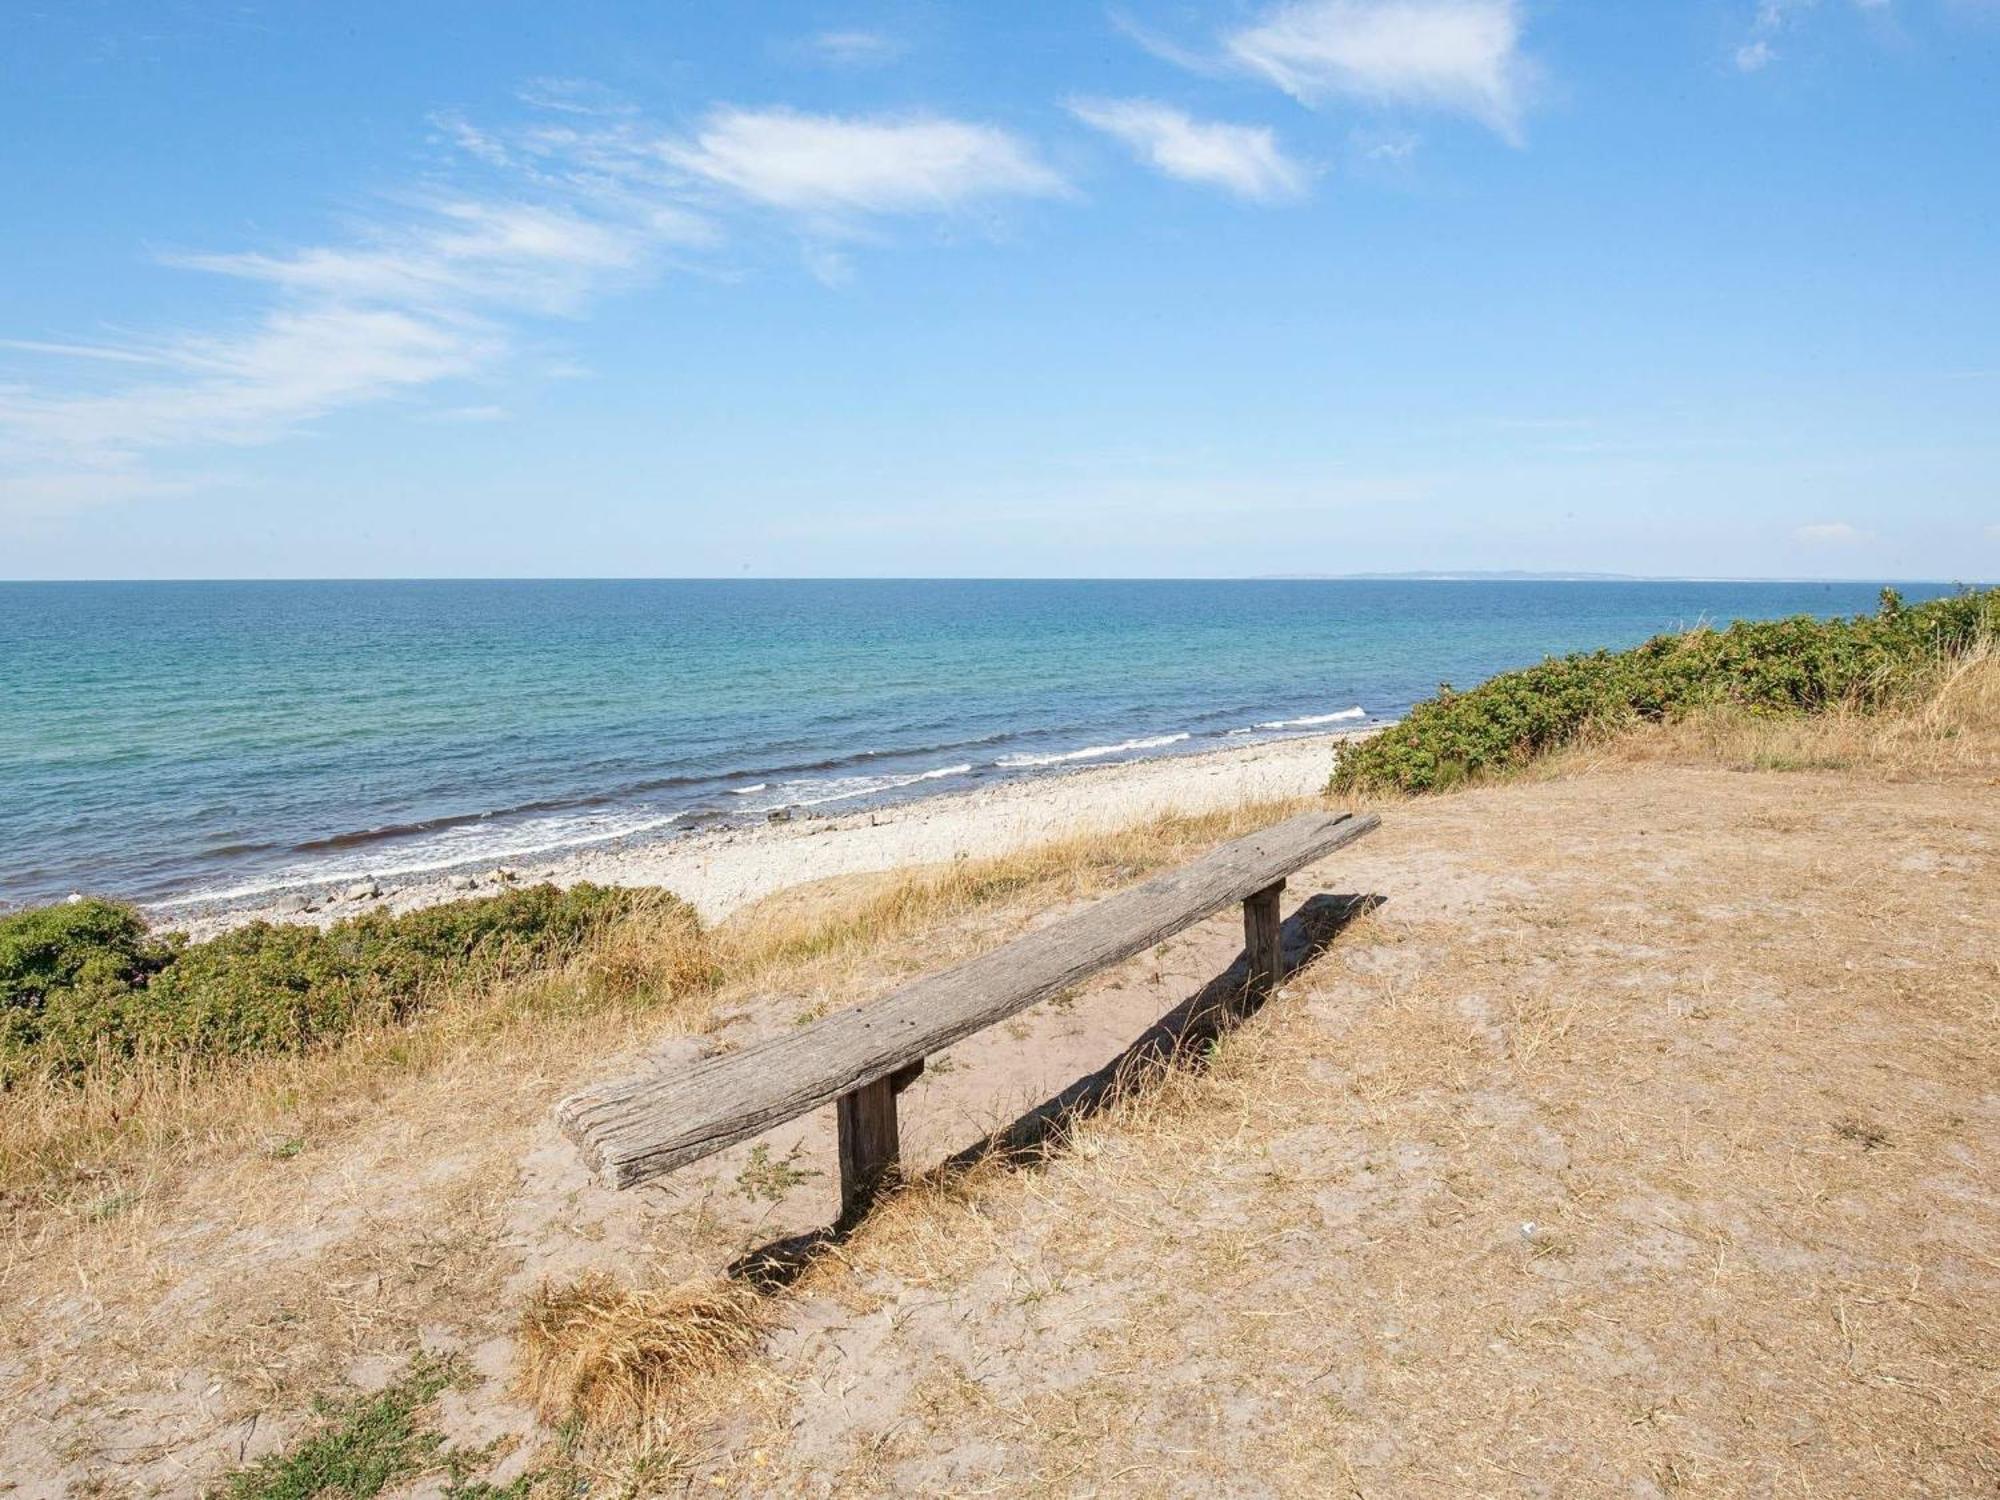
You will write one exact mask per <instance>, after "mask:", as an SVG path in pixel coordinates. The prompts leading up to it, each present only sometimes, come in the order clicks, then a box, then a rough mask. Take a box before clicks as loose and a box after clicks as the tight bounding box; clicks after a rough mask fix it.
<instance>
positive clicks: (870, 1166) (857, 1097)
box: [834, 1078, 903, 1220]
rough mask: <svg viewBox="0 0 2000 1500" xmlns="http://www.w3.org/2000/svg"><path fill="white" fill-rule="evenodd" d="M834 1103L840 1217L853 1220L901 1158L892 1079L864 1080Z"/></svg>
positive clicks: (894, 1172)
mask: <svg viewBox="0 0 2000 1500" xmlns="http://www.w3.org/2000/svg"><path fill="white" fill-rule="evenodd" d="M834 1103H835V1107H836V1108H837V1110H838V1111H839V1115H838V1121H839V1127H840V1216H841V1218H842V1219H845V1220H853V1219H858V1218H859V1217H861V1215H862V1214H863V1213H865V1212H867V1209H868V1205H869V1203H870V1202H872V1201H873V1200H874V1197H875V1195H876V1193H878V1192H879V1191H881V1189H882V1188H884V1187H886V1186H888V1185H889V1183H890V1181H891V1179H893V1178H894V1176H895V1175H896V1168H897V1166H898V1165H899V1164H900V1161H901V1158H902V1154H903V1146H902V1142H901V1140H900V1139H899V1132H898V1130H897V1127H896V1083H895V1079H894V1078H878V1079H876V1080H875V1081H874V1082H873V1083H864V1084H862V1085H861V1087H860V1088H858V1089H855V1090H854V1091H853V1092H852V1093H847V1094H842V1095H841V1096H840V1098H839V1099H837V1100H835V1101H834Z"/></svg>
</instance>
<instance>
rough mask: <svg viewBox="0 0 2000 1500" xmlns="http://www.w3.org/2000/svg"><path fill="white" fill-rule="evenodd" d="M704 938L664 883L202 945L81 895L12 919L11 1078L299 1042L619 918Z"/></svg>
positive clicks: (0, 984)
mask: <svg viewBox="0 0 2000 1500" xmlns="http://www.w3.org/2000/svg"><path fill="white" fill-rule="evenodd" d="M642 920H643V921H644V922H645V924H646V925H648V926H670V927H673V928H676V929H679V930H681V931H682V932H683V933H685V934H689V935H692V934H694V933H696V932H697V931H698V928H699V924H698V922H697V921H696V919H695V916H694V912H693V910H692V908H690V907H688V906H687V905H686V903H684V902H682V901H680V900H679V899H678V898H677V897H674V896H670V895H668V894H666V893H665V892H661V891H644V890H628V889H621V888H616V887H606V886H594V885H576V886H571V887H569V888H568V889H567V890H561V889H558V888H557V887H555V886H552V885H538V886H529V887H525V888H523V889H520V890H513V891H507V892H505V893H503V894H501V895H497V896H489V897H483V898H479V899H474V900H467V901H453V902H449V903H446V904H444V905H440V906H430V907H424V908H422V909H420V910H417V911H410V912H404V913H402V914H400V915H391V914H390V913H387V912H371V913H368V914H366V915H363V916H358V917H351V918H348V919H347V920H345V921H341V922H336V923H334V924H333V925H332V926H331V927H328V928H326V929H325V930H324V931H322V930H320V929H318V928H314V927H307V926H298V925H292V924H279V925H273V924H272V923H269V922H252V923H250V924H248V925H246V926H243V927H239V928H236V929H234V930H232V931H230V932H226V933H224V934H223V935H222V936H220V937H217V938H213V939H211V940H209V941H207V942H202V943H188V942H185V941H183V940H182V939H181V938H180V937H179V936H178V935H177V934H169V935H167V936H166V937H164V938H162V937H155V936H153V935H152V934H151V933H149V932H148V931H147V928H146V924H145V922H144V920H143V919H142V918H141V917H140V916H139V915H138V913H137V912H135V911H133V910H132V909H131V908H130V907H127V906H121V905H118V904H116V903H114V902H109V901H95V900H89V901H80V902H75V903H73V904H68V905H63V906H52V907H40V908H35V909H32V910H28V911H23V912H17V913H14V914H13V915H10V916H7V917H0V1085H4V1084H9V1083H12V1082H13V1081H15V1080H17V1079H19V1078H21V1077H24V1076H26V1075H28V1074H31V1073H45V1074H51V1075H56V1076H70V1077H74V1076H79V1075H81V1074H82V1073H83V1072H84V1071H85V1070H86V1069H87V1068H89V1067H91V1066H92V1065H93V1064H102V1063H107V1062H109V1063H114V1064H115V1063H116V1062H117V1061H119V1060H122V1059H130V1058H135V1057H141V1056H145V1057H160V1056H174V1055H187V1056H203V1057H221V1056H236V1055H242V1054H247V1053H258V1052H284V1051H299V1050H303V1049H305V1048H307V1047H311V1046H313V1045H315V1044H316V1043H321V1042H325V1041H330V1040H333V1039H335V1038H338V1037H339V1036H341V1035H342V1034H344V1033H346V1032H348V1031H351V1030H354V1029H356V1028H357V1027H361V1026H365V1025H374V1024H382V1023H387V1022H395V1021H399V1020H403V1019H405V1018H407V1017H409V1016H411V1015H412V1014H414V1013H415V1012H416V1011H418V1010H419V1009H421V1008H422V1007H423V1006H424V1005H425V1004H426V1003H428V1002H429V1001H430V1000H431V999H432V998H433V997H435V996H437V995H439V994H441V993H443V992H444V991H445V990H447V989H464V988H467V987H476V986H481V985H489V984H494V983H498V982H500V981H503V980H506V979H508V978H511V977H513V976H515V975H519V974H524V973H527V972H530V971H533V970H536V969H541V968H546V967H550V966H553V965H556V964H560V963H564V962H567V961H569V960H570V959H571V958H573V957H576V956H577V955H579V954H581V953H583V952H584V951H585V950H586V949H587V948H588V947H590V946H591V945H592V944H593V943H595V942H596V941H597V940H598V939H599V938H601V937H603V936H604V935H606V934H607V933H609V932H610V931H611V930H612V929H613V928H614V927H622V926H626V925H632V924H635V923H637V922H640V921H642Z"/></svg>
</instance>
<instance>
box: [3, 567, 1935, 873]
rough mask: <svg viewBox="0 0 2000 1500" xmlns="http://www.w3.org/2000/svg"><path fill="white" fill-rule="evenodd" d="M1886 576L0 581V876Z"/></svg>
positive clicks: (335, 832)
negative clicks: (1804, 579) (1732, 579)
mask: <svg viewBox="0 0 2000 1500" xmlns="http://www.w3.org/2000/svg"><path fill="white" fill-rule="evenodd" d="M1899 586H1900V587H1901V588H1902V589H1903V591H1904V593H1905V595H1906V596H1907V597H1909V598H1910V599H1912V600H1913V601H1914V600H1916V599H1921V598H1925V597H1930V596H1932V595H1935V594H1939V593H1944V592H1948V586H1947V585H1943V584H1936V585H1924V584H1903V585H1899ZM1878 588H1879V585H1875V584H1862V583H1708V582H1689V583H1670V582H1594V581H1593V582H1541V581H1469V582H1444V581H1412V582H1405V581H1391V580H1345V579H1343V580H1249V581H1233V582H1232V581H1207V582H1183V581H1158V582H1112V581H1062V582H1054V581H1013V582H1000V581H805V580H787V581H767V580H747V579H746V580H712V581H708V580H641V581H609V580H604V581H574V580H563V581H553V580H551V581H504V582H502V581H480V582H462V581H435V582H423V581H397V582H217V583H0V906H21V905H29V904H35V903H39V902H45V901H52V900H59V899H61V898H63V897H64V896H66V895H68V894H69V893H71V892H78V891H81V892H89V893H93V894H102V895H108V896H113V897H117V898H120V899H124V900H130V901H135V902H139V903H142V904H146V905H152V906H159V907H162V908H164V909H167V910H171V909H172V908H173V907H174V906H176V905H179V904H183V903H225V904H226V903H229V902H236V901H249V900H253V899H258V898H264V897H269V896H272V895H275V894H276V893H279V892H282V891H286V890H290V889H313V888H317V887H320V886H324V885H327V884H330V883H339V882H343V881H348V880H353V879H357V878H362V877H366V876H372V877H376V878H379V879H385V880H393V879H395V878H397V877H412V876H416V875H419V874H435V873H442V872H446V871H452V870H457V869H460V868H464V869H477V868H482V867H490V866H492V865H494V864H499V863H508V864H520V863H523V862H532V861H535V860H539V859H546V858H549V857H552V856H555V855H558V854H560V853H562V852H565V851H568V850H573V849H577V848H581V847H584V846H611V845H616V844H619V843H621V842H630V841H637V840H652V839H666V838H674V837H678V836H681V835H683V834H685V833H686V832H688V831H690V830H696V829H703V828H713V827H717V826H720V825H727V824H731V823H747V822H761V821H763V820H765V818H766V817H767V816H768V815H769V814H770V813H771V812H772V811H773V810H774V809H786V808H789V809H793V810H795V815H801V816H803V815H810V814H812V813H822V814H837V813H846V812H851V811H855V810H859V809H863V808H869V807H878V806H882V805H884V804H891V803H895V802H898V801H903V800H907V799H910V798H914V797H919V796H927V795H931V794H935V793H939V792H950V791H956V790H961V789H964V788H968V787H978V786H985V785H991V784H993V783H996V782H1000V781H1006V780H1014V779H1019V778H1026V777H1035V776H1046V775H1049V774H1051V773H1053V772H1060V771H1065V770H1071V769H1074V768H1077V767H1083V766H1099V765H1109V764H1113V763H1115V762H1119V761H1129V760H1134V759H1138V758H1142V757H1149V756H1166V755H1183V754H1191V753H1195V752H1198V751H1204V750H1214V749H1218V748H1222V747H1225V746H1230V745H1238V744H1246V743H1252V742H1255V741H1259V740H1271V739H1278V738H1282V737H1285V736H1290V735H1299V734H1314V733H1325V732H1327V731H1329V730H1335V729H1363V728H1367V727H1369V726H1371V725H1379V724H1383V723H1386V722H1389V721H1393V720H1394V719H1396V718H1397V717H1398V716H1400V715H1401V714H1403V713H1405V712H1406V711H1407V710H1408V709H1409V707H1410V706H1411V705H1412V704H1413V703H1415V702H1417V701H1418V700H1420V699H1422V698H1425V697H1427V696H1429V695H1430V694H1431V693H1433V692H1434V691H1435V690H1436V688H1437V687H1438V685H1439V684H1440V683H1441V682H1449V683H1452V684H1454V685H1456V686H1459V687H1469V686H1471V685H1473V684H1474V683H1477V682H1479V681H1480V680H1482V679H1483V678H1486V677H1488V676H1490V675H1492V674H1493V673H1495V672H1500V671H1504V670H1506V669H1508V668H1510V667H1518V666H1522V665H1525V664H1528V663H1531V662H1534V661H1537V660H1539V659H1540V658H1542V657H1543V656H1545V655H1548V654H1550V653H1561V652H1568V651H1577V650H1586V649H1593V648H1598V647H1608V648H1618V647H1624V646H1630V645H1633V644H1635V643H1636V642H1638V641H1641V640H1643V639H1645V638H1646V637H1648V636H1651V635H1654V634H1656V633H1658V632H1661V631H1669V630H1679V629H1684V628H1687V627H1690V626H1694V625H1696V624H1699V623H1704V622H1706V623H1711V624H1726V623H1727V622H1729V621H1732V620H1737V619H1753V618H1769V617H1775V616H1781V615H1792V614H1813V615H1833V614H1851V613H1859V612H1864V611H1867V610H1870V609H1872V608H1873V607H1874V605H1875V601H1876V595H1877V591H1878Z"/></svg>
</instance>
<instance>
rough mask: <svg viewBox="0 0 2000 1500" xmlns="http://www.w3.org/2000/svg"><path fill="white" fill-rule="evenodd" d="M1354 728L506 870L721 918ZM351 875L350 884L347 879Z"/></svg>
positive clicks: (209, 929)
mask: <svg viewBox="0 0 2000 1500" xmlns="http://www.w3.org/2000/svg"><path fill="white" fill-rule="evenodd" d="M1367 732H1373V731H1367ZM1355 737H1356V735H1355V734H1354V733H1352V732H1350V733H1347V734H1326V735H1302V736H1299V737H1298V738H1295V739H1286V740H1279V741H1276V742H1265V743H1261V744H1255V745H1247V746H1244V747H1242V748H1239V749H1229V750H1217V751H1213V752H1210V753H1207V754H1202V755H1179V756H1171V757H1165V758H1161V759H1155V760H1137V761H1126V762H1122V763H1120V764H1117V765H1109V766H1093V767H1088V768H1085V769H1081V770H1074V771H1066V772H1058V773H1052V774H1048V775H1044V776H1038V777H1034V778H1032V779H1028V780H1021V781H1009V782H1003V783H1001V784H999V785H996V786H990V787H982V788H979V789H977V790H974V791H969V792H957V793H949V794H946V795H943V796H938V797H930V798H926V799H924V800H922V801H918V802H906V803H902V804H900V805H897V806H893V807H886V808H877V809H873V810H864V811H859V812H854V813H847V814H842V815H840V816H835V817H812V816H800V817H797V818H795V819H793V820H791V821H788V822H779V823H765V824H755V825H751V826H747V827H736V828H718V829H710V830H707V831H703V832H699V833H689V834H683V835H681V836H679V837H677V838H672V839H666V840H653V841H648V842H644V843H637V844H630V845H623V846H617V845H613V846H600V847H596V848H589V849H580V850H577V851H574V852H572V853H569V854H565V855H562V856H560V857H559V858H556V859H553V860H546V861H542V862H539V863H530V864H525V865H521V866H518V867H511V868H512V869H513V874H514V878H515V880H516V881H518V882H520V883H524V884H525V883H533V882H537V881H544V880H547V881H553V882H555V883H556V884H558V885H571V884H574V883H575V882H577V881H585V880H587V881H594V882H596V883H598V884H602V885H646V886H664V887H665V888H666V889H668V890H671V891H673V892H675V893H676V894H677V895H679V896H681V897H683V898H684V899H686V900H687V901H690V902H692V903H693V904H694V906H695V907H696V909H697V910H699V911H700V912H701V914H702V916H703V917H704V918H707V919H709V920H711V921H714V920H719V919H721V918H723V917H726V916H727V915H729V913H730V912H732V911H735V910H737V909H738V908H739V907H742V906H744V905H746V904H748V903H750V902H752V901H755V900H757V899H759V898H760V897H763V896H768V895H770V894H771V893H772V892H773V891H778V890H782V889H784V888H785V887H787V886H793V885H801V884H804V883H806V882H809V881H814V880H824V879H826V878H828V877H830V876H835V875H854V874H861V873H866V872H870V871H877V870H892V869H897V868H900V867H903V866H907V865H921V864H933V863H938V862H940V861H944V860H950V859H957V858H960V857H966V858H980V857H983V856H987V855H995V854H1004V853H1006V852H1008V851H1010V850H1013V849H1019V848H1024V847H1026V846H1028V845H1031V844H1035V843H1038V842H1042V841H1044V840H1047V839H1050V838H1055V837H1060V836H1063V835H1067V834H1075V833H1087V832H1090V831H1091V830H1093V829H1100V828H1101V829H1113V828H1123V827H1127V826H1129V825H1130V824H1132V823H1134V822H1137V821H1140V820H1142V819H1144V818H1147V817H1152V816H1157V815H1158V814H1161V813H1165V812H1169V811H1172V812H1179V813H1201V812H1207V811H1211V810H1213V809H1216V808H1222V807H1229V806H1233V805H1235V804H1237V803H1241V802H1249V801H1259V800H1264V799H1269V798H1278V797H1297V796H1304V795H1307V794H1309V793H1312V792H1315V791H1317V790H1319V789H1320V788H1321V787H1322V786H1324V785H1325V784H1326V779H1327V774H1328V772H1329V771H1330V770H1331V769H1332V766H1333V754H1334V747H1335V746H1336V745H1338V744H1339V743H1340V742H1341V741H1342V740H1344V739H1351V738H1355ZM467 878H471V879H473V880H474V881H475V882H476V883H475V884H474V885H472V886H471V887H470V888H468V887H466V886H465V884H464V881H465V880H466V879H467ZM454 879H456V880H457V882H458V883H457V884H454ZM506 883H507V882H506V881H505V880H504V879H503V878H502V877H500V876H498V875H496V874H495V873H493V872H491V871H486V872H481V873H479V874H477V875H475V876H471V877H468V876H466V875H465V874H464V873H462V872H460V873H458V874H457V875H456V876H455V877H454V876H452V875H446V874H440V875H436V876H429V877H426V878H423V879H414V880H410V881H407V882H397V881H393V880H390V879H384V880H383V881H382V882H381V887H380V889H381V894H380V895H379V896H375V897H361V898H358V899H347V898H344V897H343V896H342V895H341V892H340V891H338V890H319V891H308V892H306V893H305V894H306V895H307V896H308V897H310V898H311V899H312V900H313V902H314V905H313V907H312V909H310V910H306V911H301V910H297V909H296V905H297V897H296V895H295V896H294V898H293V900H292V901H291V902H289V903H287V902H283V901H273V902H270V903H266V904H260V905H250V906H233V907H229V908H226V909H207V910H203V909H200V908H185V907H174V906H167V907H161V908H157V909H155V910H154V912H153V916H154V919H155V920H156V921H157V922H158V923H159V924H160V925H162V926H171V927H174V928H177V929H179V930H182V931H185V932H187V933H188V934H189V935H190V936H191V937H194V938H197V939H199V938H204V937H211V936H213V935H214V934H215V933H217V932H221V931H223V930H225V929H227V928H230V927H235V926H240V925H242V924H243V923H245V922H250V921H255V920H257V919H259V918H263V919H267V920H273V921H310V922H320V923H327V922H332V921H337V920H339V919H340V918H342V917H349V916H354V915H356V914H357V913H360V912H363V911H371V910H381V909H388V910H392V911H407V910H410V909H411V908H413V907H419V906H428V905H431V904H433V903H435V902H439V901H449V900H452V899H455V898H463V897H466V896H468V895H476V894H479V893H481V892H488V893H490V892H492V891H494V890H496V889H500V888H502V887H503V886H504V885H505V884H506ZM351 884H352V882H343V883H342V887H343V888H345V887H346V886H348V885H351Z"/></svg>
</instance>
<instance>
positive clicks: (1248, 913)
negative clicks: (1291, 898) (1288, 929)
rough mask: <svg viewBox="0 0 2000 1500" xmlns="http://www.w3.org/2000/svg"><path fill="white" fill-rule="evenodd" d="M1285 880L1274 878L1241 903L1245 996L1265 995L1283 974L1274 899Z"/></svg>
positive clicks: (1283, 963) (1276, 909)
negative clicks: (1247, 956)
mask: <svg viewBox="0 0 2000 1500" xmlns="http://www.w3.org/2000/svg"><path fill="white" fill-rule="evenodd" d="M1284 891H1285V882H1284V881H1282V880H1279V881H1275V882H1273V883H1272V884H1270V885H1267V886H1265V887H1264V889H1263V890H1261V891H1257V892H1255V893H1254V894H1252V895H1251V896H1250V897H1249V899H1247V900H1246V901H1245V902H1244V903H1243V946H1244V947H1245V948H1247V949H1248V950H1249V951H1250V985H1249V990H1248V993H1249V996H1250V997H1251V998H1254V999H1260V1000H1261V999H1264V998H1267V997H1268V996H1269V995H1270V994H1271V992H1272V991H1273V990H1275V989H1276V988H1277V987H1278V981H1279V980H1280V979H1282V978H1284V976H1285V943H1284V937H1283V935H1282V933H1281V932H1280V931H1279V924H1280V922H1281V920H1282V919H1281V917H1280V916H1279V911H1278V898H1279V897H1280V896H1282V895H1283V894H1284Z"/></svg>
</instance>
